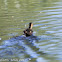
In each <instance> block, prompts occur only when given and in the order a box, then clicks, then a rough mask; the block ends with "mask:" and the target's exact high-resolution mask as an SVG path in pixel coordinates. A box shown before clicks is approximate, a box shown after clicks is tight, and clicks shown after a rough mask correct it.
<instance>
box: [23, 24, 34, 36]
mask: <svg viewBox="0 0 62 62" xmlns="http://www.w3.org/2000/svg"><path fill="white" fill-rule="evenodd" d="M32 27H33V24H32V23H29V28H27V29H26V30H24V31H23V32H24V35H25V36H26V37H28V36H31V35H32V34H33V30H32Z"/></svg>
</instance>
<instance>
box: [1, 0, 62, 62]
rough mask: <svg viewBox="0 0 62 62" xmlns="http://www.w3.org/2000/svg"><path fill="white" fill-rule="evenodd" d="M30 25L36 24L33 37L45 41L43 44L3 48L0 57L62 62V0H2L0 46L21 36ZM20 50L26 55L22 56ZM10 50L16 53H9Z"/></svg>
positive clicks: (34, 61)
mask: <svg viewBox="0 0 62 62" xmlns="http://www.w3.org/2000/svg"><path fill="white" fill-rule="evenodd" d="M29 22H33V24H34V26H33V31H34V33H33V34H34V35H35V36H38V37H39V38H41V39H40V40H39V42H33V44H34V45H33V46H32V45H31V43H29V42H27V41H26V42H24V44H22V46H17V45H15V46H9V47H6V48H1V46H0V58H6V59H8V57H9V59H10V58H14V59H19V60H20V59H21V58H22V59H23V61H15V62H62V0H0V45H4V40H8V39H10V38H12V37H14V36H21V35H22V34H23V30H24V29H25V28H27V27H28V24H29ZM15 41H16V40H15ZM14 43H15V42H14ZM27 44H30V46H28V45H27ZM23 45H25V46H23ZM31 46H32V47H31ZM12 47H13V48H14V47H18V48H19V49H16V48H14V49H13V48H12ZM22 47H25V49H26V50H25V49H24V48H22ZM20 49H22V50H23V51H25V53H20V52H19V51H20ZM7 50H10V51H11V50H13V52H14V53H15V54H13V55H11V54H8V53H7ZM2 51H3V52H2ZM30 51H31V53H30ZM16 52H19V53H16ZM34 52H35V53H34ZM41 52H44V53H47V55H42V54H41ZM6 53H7V54H6ZM1 54H2V55H1ZM27 58H31V59H30V60H27ZM22 59H21V60H22ZM1 62H2V61H1ZM6 62H7V61H6ZM8 62H11V61H8Z"/></svg>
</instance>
